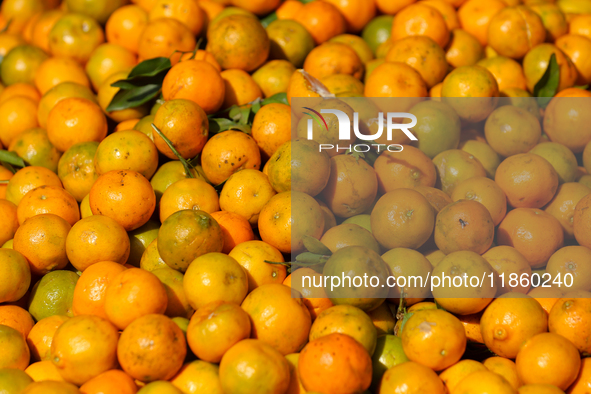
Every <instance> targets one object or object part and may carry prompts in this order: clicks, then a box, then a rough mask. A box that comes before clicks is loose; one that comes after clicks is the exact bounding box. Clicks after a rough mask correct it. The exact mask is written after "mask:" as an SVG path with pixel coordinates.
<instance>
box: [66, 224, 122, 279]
mask: <svg viewBox="0 0 591 394" xmlns="http://www.w3.org/2000/svg"><path fill="white" fill-rule="evenodd" d="M66 253H67V254H68V260H69V261H70V262H71V263H72V265H73V266H74V267H75V268H76V269H78V270H80V271H84V270H85V269H87V268H88V267H90V266H91V265H93V264H95V263H98V262H101V261H113V262H116V263H119V264H125V262H126V261H127V257H128V256H129V237H128V236H127V233H126V232H125V229H124V228H123V227H122V226H121V225H120V224H119V223H117V222H116V221H115V220H113V219H111V218H109V217H107V216H102V215H93V216H89V217H87V218H84V219H81V220H80V221H78V222H77V223H76V224H75V225H74V226H72V229H71V230H70V232H69V233H68V237H67V238H66Z"/></svg>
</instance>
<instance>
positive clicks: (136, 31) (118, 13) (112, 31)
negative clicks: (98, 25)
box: [105, 4, 148, 53]
mask: <svg viewBox="0 0 591 394" xmlns="http://www.w3.org/2000/svg"><path fill="white" fill-rule="evenodd" d="M147 24H148V13H147V12H146V11H144V10H143V9H142V8H141V7H139V6H137V5H134V4H130V5H126V6H123V7H121V8H118V9H117V10H115V12H113V13H112V14H111V16H110V17H109V19H108V20H107V24H106V25H105V34H106V36H107V41H108V42H110V43H112V44H118V45H121V46H122V47H124V48H127V49H128V50H130V51H131V52H133V53H137V52H138V47H139V42H140V37H141V34H142V32H143V31H144V28H145V27H146V25H147Z"/></svg>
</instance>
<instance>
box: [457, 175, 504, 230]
mask: <svg viewBox="0 0 591 394" xmlns="http://www.w3.org/2000/svg"><path fill="white" fill-rule="evenodd" d="M451 199H452V200H453V201H459V200H462V199H465V200H473V201H477V202H479V203H481V204H482V205H484V206H485V207H486V209H488V211H489V213H490V215H491V217H492V219H493V223H494V225H495V226H496V225H498V224H499V223H500V222H501V220H503V218H504V217H505V214H506V213H507V197H506V196H505V193H504V192H503V190H501V188H500V187H499V186H498V185H497V184H496V183H495V182H494V181H493V180H492V179H489V178H486V177H479V176H477V177H473V178H468V179H465V180H463V181H461V182H459V183H458V184H457V186H456V187H455V188H454V191H453V192H452V194H451Z"/></svg>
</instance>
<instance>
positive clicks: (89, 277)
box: [72, 261, 125, 319]
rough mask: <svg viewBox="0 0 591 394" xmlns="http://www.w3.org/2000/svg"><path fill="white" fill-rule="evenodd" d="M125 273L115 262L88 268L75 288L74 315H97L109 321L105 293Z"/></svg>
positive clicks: (121, 266) (102, 262) (97, 264)
mask: <svg viewBox="0 0 591 394" xmlns="http://www.w3.org/2000/svg"><path fill="white" fill-rule="evenodd" d="M123 271H125V267H124V266H123V265H121V264H119V263H115V262H113V261H101V262H98V263H96V264H93V265H91V266H90V267H88V268H87V269H86V270H84V272H83V273H82V275H80V279H79V280H78V282H76V287H75V288H74V302H73V303H72V311H73V312H74V315H96V316H99V317H102V318H104V319H107V314H106V313H105V307H104V305H105V292H106V290H107V286H108V285H109V283H110V282H111V281H112V280H113V278H114V277H115V276H117V275H119V274H120V273H121V272H123Z"/></svg>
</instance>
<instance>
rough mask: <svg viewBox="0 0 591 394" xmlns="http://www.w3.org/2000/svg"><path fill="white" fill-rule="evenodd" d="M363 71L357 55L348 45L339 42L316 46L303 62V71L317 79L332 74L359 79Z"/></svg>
mask: <svg viewBox="0 0 591 394" xmlns="http://www.w3.org/2000/svg"><path fill="white" fill-rule="evenodd" d="M363 69H364V67H363V63H362V62H361V59H360V58H359V56H357V53H355V51H354V50H353V49H352V48H351V47H350V46H349V45H346V44H343V43H340V42H326V43H324V44H321V45H319V46H317V47H316V48H314V49H312V51H311V52H310V53H309V54H308V56H306V60H305V61H304V70H305V71H306V72H307V73H308V74H310V75H312V76H313V77H314V78H318V79H322V78H325V77H328V76H331V75H334V74H348V75H352V76H354V77H355V78H357V79H361V76H362V75H363Z"/></svg>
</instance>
